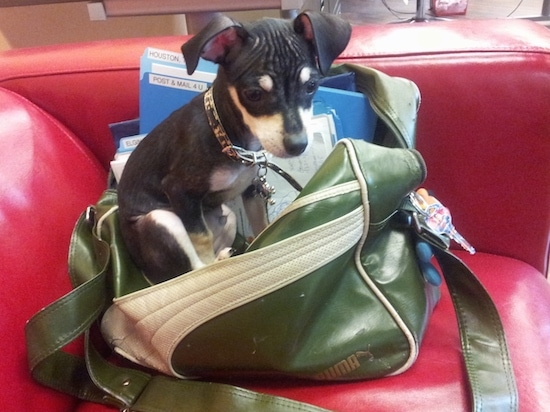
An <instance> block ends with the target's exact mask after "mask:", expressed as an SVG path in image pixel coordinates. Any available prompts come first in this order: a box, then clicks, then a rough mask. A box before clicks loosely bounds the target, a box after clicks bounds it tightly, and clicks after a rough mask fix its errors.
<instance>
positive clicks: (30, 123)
mask: <svg viewBox="0 0 550 412" xmlns="http://www.w3.org/2000/svg"><path fill="white" fill-rule="evenodd" d="M0 153H2V161H1V162H0V199H1V202H0V227H2V247H1V248H0V262H2V263H1V265H0V274H1V279H2V287H1V288H0V313H1V314H2V316H0V335H1V336H2V339H1V340H0V353H2V362H1V366H0V369H1V370H2V374H0V387H1V388H2V391H3V393H4V394H9V396H4V395H3V396H2V397H1V400H0V404H1V405H2V407H1V408H0V409H1V410H4V411H19V410H21V411H22V410H36V408H37V407H38V405H40V407H39V408H40V409H41V410H52V411H53V410H56V411H63V410H69V409H70V407H71V405H73V404H74V400H73V399H71V398H69V397H62V396H59V395H58V394H57V393H55V392H53V391H50V390H48V389H44V388H41V387H39V386H38V385H36V384H35V383H33V382H32V381H31V378H30V375H29V373H28V369H27V361H26V352H25V340H24V332H23V328H24V325H25V322H26V321H27V320H28V319H29V318H30V317H31V316H32V315H33V314H34V313H35V312H36V311H38V310H39V309H40V308H42V307H43V306H45V305H47V304H49V303H50V302H51V301H53V300H55V299H57V298H59V297H60V294H62V293H63V292H65V291H68V290H69V288H70V284H69V279H68V276H67V263H66V262H67V250H68V245H69V238H70V235H71V231H72V226H73V224H74V222H75V221H76V219H77V217H78V215H79V213H80V211H81V210H83V209H84V208H85V206H87V205H88V203H90V202H95V200H96V198H97V196H98V195H99V193H100V191H101V190H102V189H103V188H104V186H105V182H106V176H105V172H104V169H103V168H102V167H101V166H100V165H99V163H98V162H97V160H95V158H93V157H92V156H91V155H90V153H89V152H88V151H87V150H86V149H85V148H84V147H83V145H82V143H81V142H80V141H79V140H78V139H76V138H75V136H74V135H72V134H71V133H69V132H68V131H67V130H66V129H65V128H64V127H63V126H61V125H60V124H59V122H57V121H56V120H55V119H53V118H51V117H50V116H49V115H47V114H45V113H44V112H42V111H41V110H40V109H38V108H37V107H36V106H35V105H33V104H32V103H30V102H28V101H26V100H25V99H23V98H21V97H20V96H18V95H16V94H15V93H13V92H10V91H7V90H5V89H1V88H0ZM56 216H58V217H59V218H55V217H56ZM52 217H54V219H52Z"/></svg>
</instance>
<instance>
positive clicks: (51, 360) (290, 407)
mask: <svg viewBox="0 0 550 412" xmlns="http://www.w3.org/2000/svg"><path fill="white" fill-rule="evenodd" d="M106 291H107V283H106V271H105V270H102V271H101V272H100V273H98V274H96V276H93V277H92V278H91V279H90V280H88V281H86V282H85V283H83V284H82V285H80V286H78V287H77V288H75V289H73V290H72V291H71V292H69V293H68V294H66V295H65V296H63V297H62V298H60V299H59V300H57V301H55V302H54V303H52V304H51V305H50V306H48V307H46V308H45V309H43V310H42V311H40V312H38V313H37V314H36V315H35V316H34V317H33V318H32V319H31V320H30V321H29V322H28V323H27V325H26V329H25V332H26V339H27V352H28V361H29V367H30V370H31V373H32V376H33V378H34V379H35V380H36V381H38V382H40V383H41V384H43V385H45V386H48V387H50V388H53V389H56V390H58V391H60V392H64V393H67V394H70V395H72V396H75V397H78V398H80V399H82V400H87V401H92V402H95V403H103V404H107V405H114V406H117V407H121V408H123V409H124V410H132V411H138V412H158V411H160V410H161V411H181V410H185V411H186V412H202V411H206V410H224V409H227V410H235V411H249V410H253V411H259V412H281V411H303V412H322V411H326V409H323V408H319V407H316V406H313V405H308V404H304V403H300V402H297V401H293V400H290V399H286V398H282V397H277V396H271V395H266V394H261V393H257V392H253V391H250V390H247V389H243V388H239V387H236V386H231V385H226V384H220V383H210V382H198V381H186V380H181V379H176V378H170V377H167V376H162V375H150V374H148V373H145V372H142V371H140V370H137V369H132V368H124V367H120V366H116V365H114V364H112V363H110V362H108V361H107V360H106V359H104V358H103V356H102V355H101V354H100V353H99V351H98V350H97V349H96V348H95V346H94V345H93V344H92V341H91V338H90V330H91V328H92V327H93V325H94V323H95V321H96V320H97V319H98V317H99V315H100V313H102V312H103V310H104V309H105V306H106V304H107V302H106V301H105V300H106V299H105V296H107V293H106ZM83 332H84V334H85V336H84V344H85V358H84V359H83V358H81V357H78V356H74V355H71V354H68V353H66V352H64V351H62V350H61V349H62V348H63V347H64V346H65V345H67V344H68V343H70V342H72V341H73V340H75V339H76V338H77V337H78V336H79V335H81V334H82V333H83Z"/></svg>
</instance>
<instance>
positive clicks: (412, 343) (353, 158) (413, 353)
mask: <svg viewBox="0 0 550 412" xmlns="http://www.w3.org/2000/svg"><path fill="white" fill-rule="evenodd" d="M340 142H341V144H344V145H345V146H346V149H347V151H348V155H349V159H350V163H351V167H352V169H353V171H354V173H355V176H356V177H357V181H358V183H359V185H360V186H361V195H362V196H363V197H364V198H363V204H365V205H366V204H368V202H369V200H368V187H367V181H366V179H365V176H363V172H362V170H361V167H360V163H359V159H357V155H356V153H355V149H354V147H353V143H352V142H351V141H350V140H347V139H343V140H341V141H340ZM369 211H370V208H368V207H366V208H365V217H364V222H370V217H369ZM368 232H369V224H368V223H367V224H366V225H365V230H364V231H363V236H362V237H361V239H360V240H359V244H358V245H357V248H356V249H355V266H356V268H357V271H358V272H359V274H360V275H361V277H362V278H363V279H364V280H365V282H366V283H367V285H368V286H369V288H370V289H371V290H372V292H373V293H374V294H375V295H376V297H377V298H378V299H379V300H380V302H381V303H382V304H383V305H384V307H385V308H386V310H387V311H388V313H389V314H390V315H391V317H392V318H393V319H394V321H395V323H396V324H397V326H398V327H399V328H400V329H401V330H402V332H403V334H404V335H405V337H406V338H407V341H408V342H409V348H410V350H409V358H408V359H407V361H406V362H405V364H404V365H403V366H402V367H401V368H399V369H398V370H397V371H395V372H393V373H392V374H391V375H397V374H399V373H402V372H404V371H406V370H407V369H409V368H410V367H411V366H412V364H413V363H414V362H415V360H416V358H417V357H418V351H419V345H418V342H417V340H416V339H415V337H414V334H413V333H412V332H411V330H410V329H409V328H408V326H407V324H406V323H405V322H404V321H403V318H401V316H400V315H399V313H398V312H397V310H395V308H394V307H393V305H392V304H391V302H390V301H389V300H388V299H387V298H386V296H385V295H384V293H383V292H382V291H381V290H380V289H378V287H377V286H376V283H375V282H374V281H373V280H372V279H371V277H370V275H369V274H368V273H367V272H366V271H365V268H364V267H363V264H362V262H361V251H362V250H363V246H364V244H365V242H366V240H367V235H368Z"/></svg>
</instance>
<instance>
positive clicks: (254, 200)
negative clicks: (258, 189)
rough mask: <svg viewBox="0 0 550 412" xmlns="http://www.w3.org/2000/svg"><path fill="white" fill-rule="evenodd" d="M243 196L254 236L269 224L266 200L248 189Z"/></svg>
mask: <svg viewBox="0 0 550 412" xmlns="http://www.w3.org/2000/svg"><path fill="white" fill-rule="evenodd" d="M241 197H242V200H243V206H244V210H245V212H246V216H247V217H248V222H249V223H250V227H251V228H252V233H254V236H258V235H259V234H260V232H262V231H263V230H264V229H265V228H266V227H267V224H268V221H267V206H266V201H265V199H264V198H263V197H261V196H258V195H255V194H253V193H251V191H246V192H245V193H243V195H242V196H241Z"/></svg>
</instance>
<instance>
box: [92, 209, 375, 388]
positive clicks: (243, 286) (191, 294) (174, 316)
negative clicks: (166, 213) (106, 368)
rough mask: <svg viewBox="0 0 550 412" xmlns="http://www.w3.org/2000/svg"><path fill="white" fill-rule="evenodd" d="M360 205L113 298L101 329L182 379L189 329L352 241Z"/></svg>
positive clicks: (138, 357) (119, 345)
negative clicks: (180, 356) (180, 364)
mask: <svg viewBox="0 0 550 412" xmlns="http://www.w3.org/2000/svg"><path fill="white" fill-rule="evenodd" d="M363 209H364V208H363V207H362V206H360V207H358V208H357V209H355V210H353V211H351V212H350V213H348V214H346V215H344V216H342V217H340V218H338V219H335V220H332V221H330V222H327V223H325V224H323V225H319V226H316V227H314V228H312V229H310V230H307V231H305V232H301V233H299V234H298V235H296V236H292V237H291V238H288V239H285V240H282V241H280V242H277V243H275V244H273V245H270V246H266V247H264V248H261V249H258V250H255V251H252V252H248V253H246V254H244V255H240V256H235V257H233V258H231V259H226V260H222V261H219V262H216V263H215V264H212V265H209V266H207V267H204V268H201V269H198V270H195V271H193V272H189V273H187V274H185V275H182V276H180V277H178V278H175V279H173V280H170V281H168V282H165V283H162V284H159V285H156V286H152V287H150V288H147V289H143V290H140V291H137V292H134V293H132V294H130V295H126V296H123V297H121V298H118V299H115V301H114V305H112V306H111V308H110V309H109V310H108V311H107V313H106V314H105V316H104V319H103V324H102V327H103V331H104V334H105V336H106V338H107V340H108V341H109V342H110V343H111V344H112V345H113V346H115V348H116V350H117V351H118V352H119V353H120V354H122V355H123V356H126V357H127V358H129V359H131V360H132V361H134V362H137V363H140V364H142V365H145V366H148V367H152V368H155V369H157V370H160V371H162V372H164V373H167V374H172V375H175V376H179V377H182V378H183V377H184V376H181V375H179V374H178V373H177V372H176V371H174V370H173V368H172V366H171V362H170V360H171V358H172V353H173V351H174V349H175V348H176V347H177V345H178V344H179V343H180V342H181V341H182V340H183V339H184V338H185V336H186V335H188V334H189V333H191V332H192V331H193V330H194V329H195V328H197V327H198V326H200V325H201V324H203V323H205V322H206V321H208V320H210V319H212V318H214V317H216V316H219V315H221V314H223V313H226V312H229V311H231V310H233V309H235V308H237V307H239V306H242V305H244V304H246V303H248V302H250V301H252V300H255V299H258V298H260V297H262V296H265V295H267V294H269V293H272V292H274V291H276V290H278V289H280V288H282V287H284V286H286V285H288V284H291V283H293V282H295V281H297V280H298V279H300V278H302V277H304V276H306V275H308V274H310V273H312V272H313V271H315V270H317V269H318V268H320V267H322V266H324V265H325V264H327V263H328V262H330V261H332V260H334V259H336V258H337V257H339V256H341V255H342V254H344V253H345V252H346V251H348V250H349V249H350V248H352V247H355V245H356V244H357V242H358V241H359V239H360V238H361V235H362V233H363V230H364V227H365V222H363V218H364V211H363ZM367 224H368V223H367ZM297 245H300V247H297Z"/></svg>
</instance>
